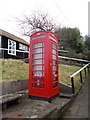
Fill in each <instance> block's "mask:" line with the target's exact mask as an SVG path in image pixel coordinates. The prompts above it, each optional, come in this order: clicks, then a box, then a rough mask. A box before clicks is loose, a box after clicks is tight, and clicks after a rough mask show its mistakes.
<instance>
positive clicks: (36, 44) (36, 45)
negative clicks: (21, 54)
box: [33, 43, 43, 48]
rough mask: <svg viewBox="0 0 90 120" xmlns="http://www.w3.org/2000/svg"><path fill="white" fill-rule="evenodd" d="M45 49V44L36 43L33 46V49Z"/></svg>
mask: <svg viewBox="0 0 90 120" xmlns="http://www.w3.org/2000/svg"><path fill="white" fill-rule="evenodd" d="M38 47H43V43H35V44H33V48H38Z"/></svg>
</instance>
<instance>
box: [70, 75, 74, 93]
mask: <svg viewBox="0 0 90 120" xmlns="http://www.w3.org/2000/svg"><path fill="white" fill-rule="evenodd" d="M71 83H72V93H73V94H75V88H74V78H73V77H71Z"/></svg>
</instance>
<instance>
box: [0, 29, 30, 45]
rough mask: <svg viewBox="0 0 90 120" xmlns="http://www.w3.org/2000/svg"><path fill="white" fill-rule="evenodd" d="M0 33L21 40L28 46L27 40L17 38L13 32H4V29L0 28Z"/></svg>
mask: <svg viewBox="0 0 90 120" xmlns="http://www.w3.org/2000/svg"><path fill="white" fill-rule="evenodd" d="M0 35H3V36H6V37H8V38H11V39H13V40H15V41H18V42H21V43H23V44H26V45H28V46H29V43H27V42H26V41H25V40H23V39H22V38H19V37H17V36H15V35H13V34H11V33H9V32H6V31H4V30H2V29H0Z"/></svg>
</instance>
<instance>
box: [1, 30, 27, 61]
mask: <svg viewBox="0 0 90 120" xmlns="http://www.w3.org/2000/svg"><path fill="white" fill-rule="evenodd" d="M28 55H29V43H27V42H26V41H25V40H23V39H21V38H19V37H16V36H15V35H13V34H10V33H8V32H6V31H4V30H1V29H0V58H4V59H5V58H6V59H8V58H12V59H23V58H28Z"/></svg>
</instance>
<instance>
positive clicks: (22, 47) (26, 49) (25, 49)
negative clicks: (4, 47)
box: [19, 43, 28, 51]
mask: <svg viewBox="0 0 90 120" xmlns="http://www.w3.org/2000/svg"><path fill="white" fill-rule="evenodd" d="M19 49H20V50H24V51H28V47H27V46H26V45H23V44H21V43H19Z"/></svg>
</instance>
